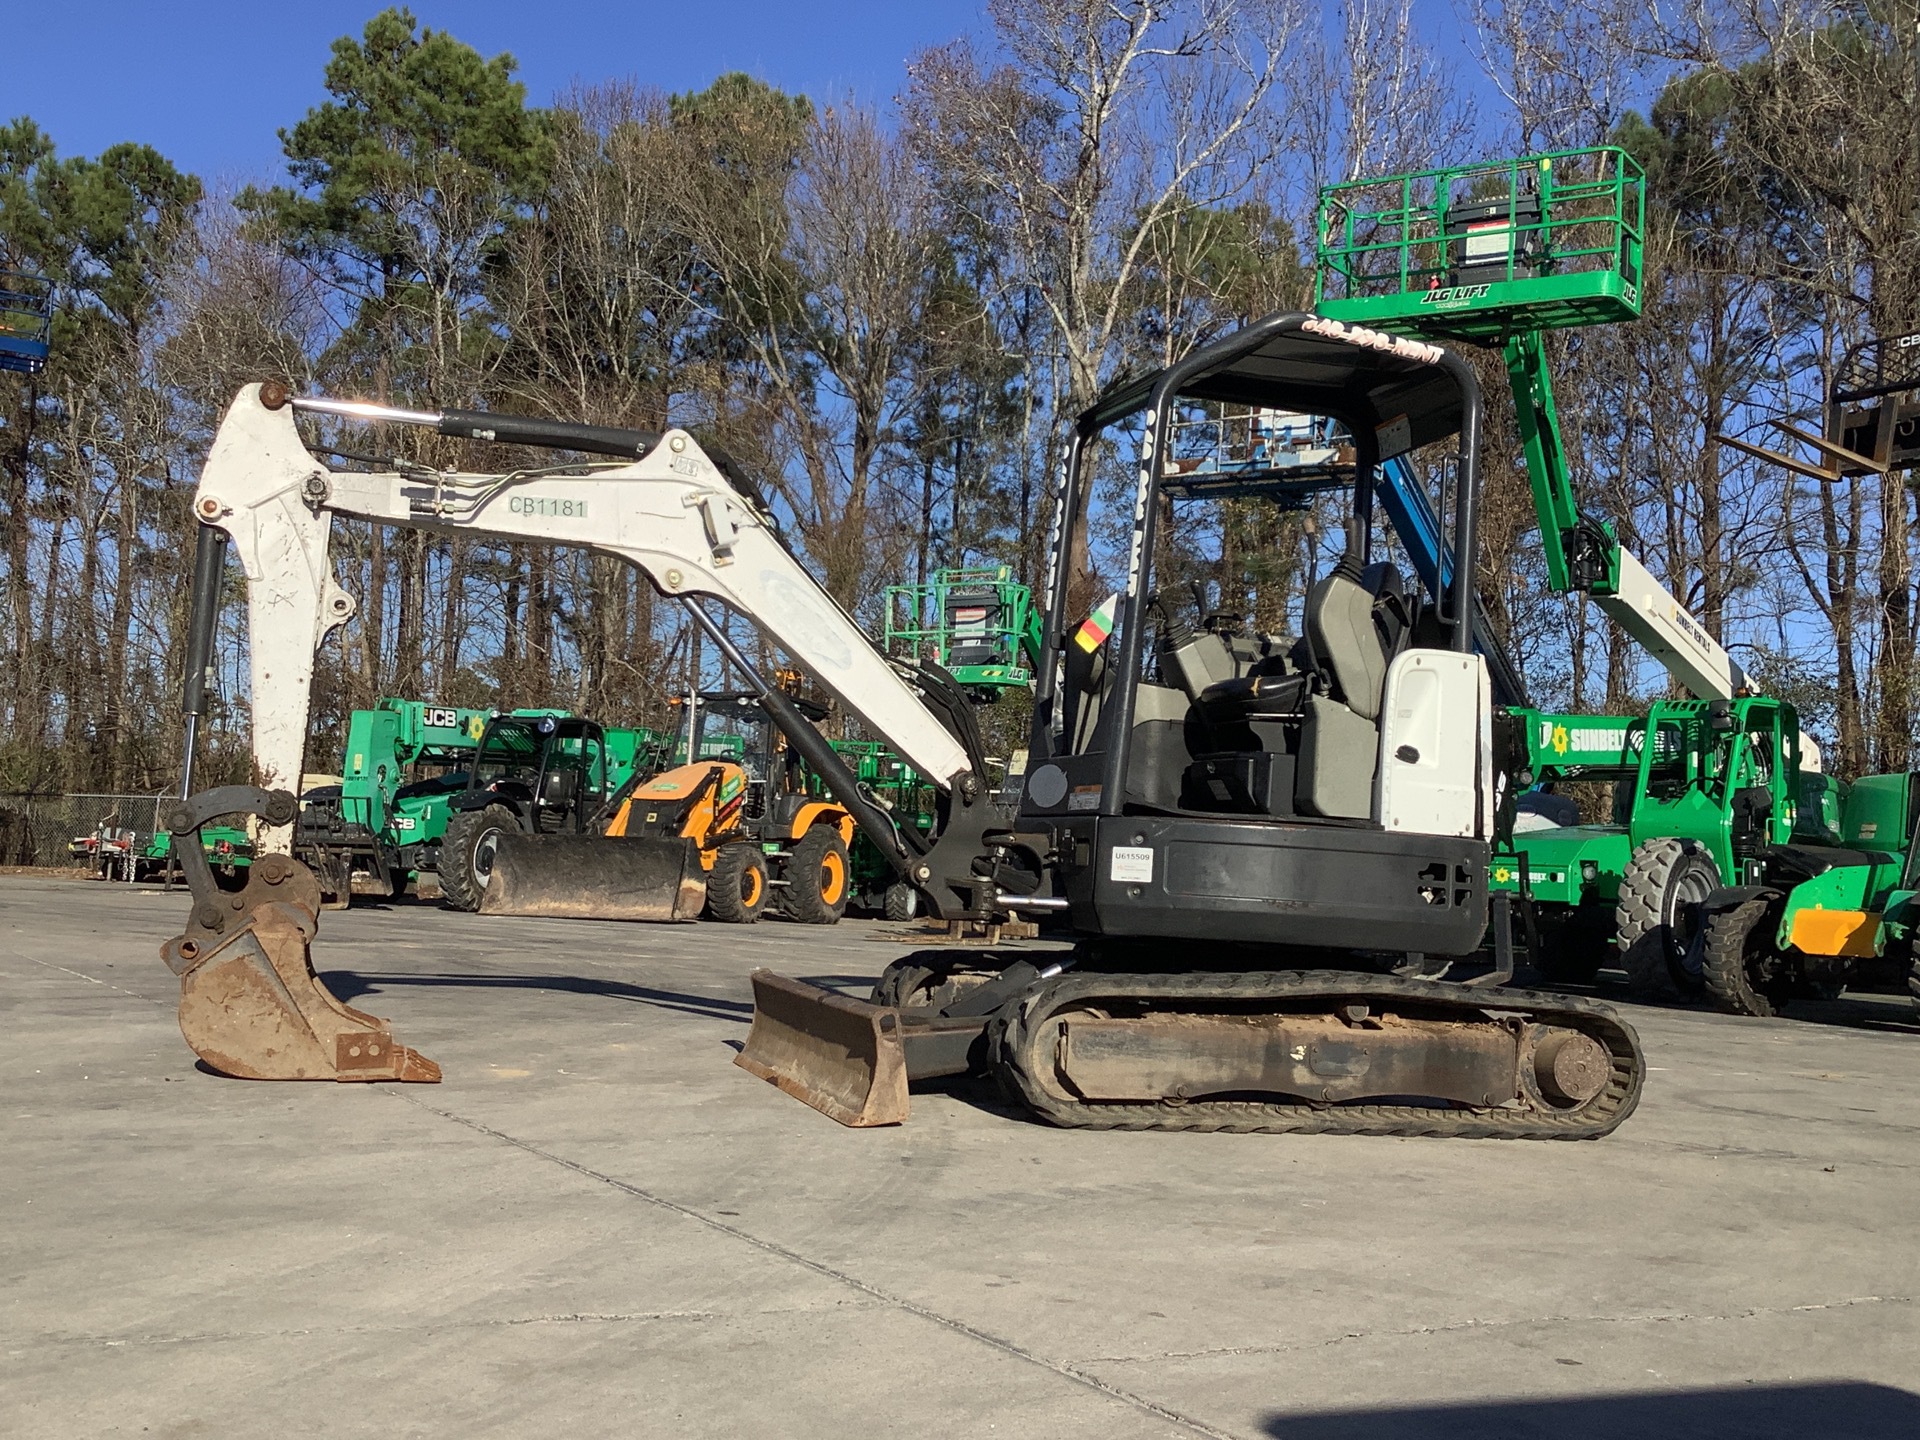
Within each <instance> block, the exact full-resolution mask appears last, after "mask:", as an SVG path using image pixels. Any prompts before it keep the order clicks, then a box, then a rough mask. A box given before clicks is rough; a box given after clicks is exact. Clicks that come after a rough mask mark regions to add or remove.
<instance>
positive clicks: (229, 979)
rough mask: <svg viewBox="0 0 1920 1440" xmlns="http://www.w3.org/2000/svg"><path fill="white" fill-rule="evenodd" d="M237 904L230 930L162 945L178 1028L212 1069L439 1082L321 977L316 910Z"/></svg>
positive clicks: (247, 1074)
mask: <svg viewBox="0 0 1920 1440" xmlns="http://www.w3.org/2000/svg"><path fill="white" fill-rule="evenodd" d="M288 863H291V862H288ZM290 888H291V887H290ZM316 888H317V887H316ZM239 898H244V897H239ZM238 909H239V911H240V912H241V913H236V914H235V915H234V916H233V917H232V918H231V919H230V920H226V924H227V925H228V926H232V927H235V928H233V929H232V931H231V933H224V927H223V931H222V933H216V934H208V933H206V930H205V928H203V927H201V926H199V925H197V924H196V925H195V926H194V927H193V928H192V929H190V930H189V932H188V933H187V934H185V935H182V936H180V937H178V938H177V939H175V940H172V941H170V942H168V944H167V945H166V946H164V947H163V948H162V950H161V955H162V957H163V958H164V959H165V960H166V962H167V964H168V965H169V966H171V967H172V968H173V969H174V971H175V972H176V973H178V974H179V976H180V1033H181V1034H182V1035H184V1036H185V1037H186V1041H187V1044H188V1045H190V1046H192V1047H193V1052H194V1054H196V1055H198V1056H199V1057H200V1059H201V1060H202V1061H203V1062H205V1064H206V1065H207V1067H208V1068H209V1069H211V1070H214V1071H217V1072H218V1073H220V1074H222V1075H231V1076H233V1077H235V1078H236V1079H241V1080H343V1081H348V1080H405V1081H419V1082H424V1083H428V1084H431V1083H433V1082H435V1081H437V1080H439V1078H440V1067H439V1066H438V1065H436V1064H434V1063H433V1061H431V1060H429V1059H427V1058H426V1056H424V1055H422V1054H420V1052H419V1051H417V1050H412V1049H409V1048H408V1047H407V1046H405V1045H400V1044H396V1043H395V1042H394V1039H393V1035H392V1032H391V1031H390V1030H389V1029H388V1028H387V1022H386V1021H384V1020H381V1019H379V1018H378V1017H376V1016H373V1015H368V1014H366V1013H365V1012H364V1011H360V1010H356V1009H354V1008H353V1007H352V1006H351V1005H347V1004H344V1003H343V1002H342V1001H340V1000H339V999H337V998H336V997H335V996H334V995H333V993H332V992H331V991H329V990H328V989H327V987H326V986H325V985H323V984H321V983H320V977H319V976H317V975H315V974H314V972H313V961H312V959H311V957H310V955H309V951H308V945H309V943H310V942H311V941H312V939H313V935H314V930H315V928H316V922H315V920H314V915H313V911H312V910H310V909H308V908H307V907H306V906H305V905H303V904H300V903H297V902H289V901H269V902H264V903H257V904H253V905H251V906H243V907H238ZM246 911H250V912H251V913H244V912H246ZM222 918H223V919H225V917H222ZM243 919H244V923H241V922H242V920H243Z"/></svg>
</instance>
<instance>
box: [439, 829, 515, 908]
mask: <svg viewBox="0 0 1920 1440" xmlns="http://www.w3.org/2000/svg"><path fill="white" fill-rule="evenodd" d="M519 832H520V817H519V816H517V815H515V814H514V813H513V811H511V810H509V809H508V808H507V807H506V806H504V805H489V806H487V807H486V808H485V809H481V810H461V811H458V812H456V813H455V814H454V815H453V817H452V818H451V819H449V820H448V821H447V833H446V835H445V837H444V838H442V840H441V841H440V893H441V894H442V895H443V896H445V897H446V900H447V903H448V904H449V905H451V906H453V907H454V909H456V910H478V909H479V908H480V897H481V896H482V895H483V894H485V893H486V889H487V876H488V874H489V873H490V872H491V871H492V869H493V848H494V846H495V845H496V844H497V843H498V842H499V839H500V837H501V836H502V835H509V834H514V835H517V834H518V833H519Z"/></svg>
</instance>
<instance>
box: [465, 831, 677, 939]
mask: <svg viewBox="0 0 1920 1440" xmlns="http://www.w3.org/2000/svg"><path fill="white" fill-rule="evenodd" d="M706 903H707V880H706V874H705V872H703V871H702V870H701V868H700V851H699V849H698V848H697V847H696V846H695V845H694V843H693V842H692V841H691V840H683V839H674V840H661V839H653V838H645V837H640V836H633V837H626V836H600V835H502V836H501V837H500V843H499V847H498V848H497V849H496V850H495V851H494V852H493V870H492V872H491V873H490V874H489V875H488V876H487V888H486V889H485V890H484V891H482V892H481V896H480V913H481V914H483V915H552V916H560V917H563V918H569V919H576V920H697V919H699V918H700V908H701V907H702V906H703V905H705V904H706Z"/></svg>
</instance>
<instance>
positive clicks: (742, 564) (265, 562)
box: [194, 385, 980, 853]
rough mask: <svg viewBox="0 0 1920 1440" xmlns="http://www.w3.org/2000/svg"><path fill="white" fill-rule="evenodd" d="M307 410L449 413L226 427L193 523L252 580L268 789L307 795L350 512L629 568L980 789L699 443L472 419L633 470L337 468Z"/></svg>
mask: <svg viewBox="0 0 1920 1440" xmlns="http://www.w3.org/2000/svg"><path fill="white" fill-rule="evenodd" d="M300 410H309V411H317V412H320V413H327V414H335V415H346V416H349V417H351V418H358V419H363V420H367V421H376V422H377V421H387V422H398V423H414V424H430V425H434V426H435V427H436V428H440V429H443V430H445V429H446V428H447V426H446V425H445V423H444V417H442V416H439V415H431V414H424V413H420V412H409V411H394V410H387V409H383V408H381V407H374V406H360V405H349V404H343V403H341V402H332V401H319V400H302V399H299V398H295V397H291V396H288V395H287V394H286V393H285V392H284V391H283V390H280V389H278V388H277V387H272V386H268V387H262V386H258V385H250V386H248V387H246V388H245V389H244V390H242V391H241V392H240V394H239V396H238V397H237V398H236V399H235V400H234V402H233V405H232V406H231V408H230V409H229V410H228V412H227V415H226V417H225V419H224V420H223V421H222V422H221V426H220V430H219V433H218V435H217V436H216V437H215V439H214V443H213V448H212V451H211V453H210V454H209V456H208V459H207V464H206V468H205V470H204V471H203V472H202V475H201V479H200V484H199V487H198V489H197V490H196V492H195V495H194V513H195V515H196V517H197V518H198V519H199V520H200V522H201V523H202V524H203V525H208V526H216V527H218V528H219V529H221V530H224V531H225V532H226V533H227V534H228V535H229V536H230V537H231V538H232V541H233V546H234V549H235V551H236V553H237V555H238V558H239V561H240V565H241V568H242V569H243V570H244V572H245V574H246V578H247V616H248V635H249V641H250V650H251V663H252V683H253V693H252V702H253V727H254V728H253V753H254V762H255V766H256V769H257V772H258V774H257V777H256V778H257V779H258V780H259V782H260V783H261V784H262V785H263V786H265V787H266V788H269V789H272V788H291V789H297V788H298V782H299V776H300V767H301V760H302V752H303V750H304V747H305V743H306V729H307V711H308V701H309V697H310V694H311V690H312V682H313V663H314V653H315V651H316V650H317V649H318V647H319V645H320V643H321V642H322V641H323V640H324V639H325V638H326V636H327V635H328V634H329V633H330V632H331V631H332V630H333V629H335V628H336V627H338V626H340V625H342V624H344V623H346V621H347V620H349V619H350V618H352V616H353V614H354V610H355V604H354V600H353V598H352V597H351V596H350V595H348V594H347V593H346V591H344V590H343V589H342V588H341V587H340V585H339V584H338V583H337V582H336V580H335V578H334V573H333V564H332V559H331V555H330V552H329V544H328V540H329V534H330V531H331V528H332V522H333V517H334V516H336V515H346V516H354V517H357V518H361V519H367V520H372V521H374V522H375V523H377V524H383V525H394V526H401V527H405V528H409V529H415V530H424V531H430V532H434V533H438V534H445V535H462V536H470V537H476V538H479V537H484V538H488V539H498V540H512V541H516V542H519V543H524V544H535V545H555V546H561V545H565V546H577V547H580V548H583V549H589V550H593V551H595V552H597V553H599V554H603V555H613V556H618V557H619V558H621V559H623V560H627V561H629V562H630V563H632V564H633V565H635V566H637V567H638V568H639V569H640V570H641V571H643V572H644V573H645V574H646V575H647V577H648V579H649V580H650V581H652V583H653V585H654V586H655V588H656V589H658V590H659V591H660V593H661V594H662V595H665V596H668V597H670V598H674V599H678V600H681V601H683V602H687V603H688V605H689V608H690V609H691V610H692V611H693V613H694V614H695V615H696V617H698V618H700V619H701V620H702V623H703V624H706V625H708V626H709V627H711V621H710V619H708V618H707V617H706V616H705V612H704V611H701V610H699V609H698V607H697V604H695V603H694V602H696V601H697V600H698V599H699V598H700V597H712V598H714V599H718V600H720V601H721V602H723V603H724V604H725V605H727V606H728V607H729V608H730V609H732V610H734V611H736V612H738V613H739V614H741V615H744V616H746V617H747V618H748V619H749V620H751V621H752V622H753V623H755V624H756V625H757V626H758V627H759V628H760V629H761V630H762V631H763V632H764V633H765V634H767V635H768V636H769V637H771V638H772V639H773V640H774V641H775V642H777V643H778V644H779V645H780V646H781V647H782V648H783V649H785V650H786V651H787V652H788V653H789V654H790V655H792V656H793V658H794V659H795V660H796V661H798V662H799V663H800V664H801V665H802V666H803V667H804V668H805V669H806V670H808V671H809V672H810V673H811V674H812V675H813V676H814V678H815V679H816V680H817V681H818V682H819V683H820V684H821V685H822V686H824V687H825V688H826V689H827V690H828V691H829V692H830V693H832V694H833V695H835V696H836V697H838V698H839V699H840V701H841V703H842V704H844V705H845V706H846V707H847V709H848V710H850V711H851V712H852V713H853V714H855V715H857V716H858V717H859V719H860V720H861V722H862V724H863V725H864V726H866V728H867V729H868V730H869V731H870V732H871V733H873V734H875V735H878V736H879V737H881V738H882V739H884V740H885V741H886V742H887V743H888V744H889V745H891V746H892V747H893V748H894V749H895V750H896V751H898V752H899V753H900V754H901V755H902V756H904V757H905V758H906V759H907V761H908V762H909V763H910V764H911V765H912V766H913V767H914V768H915V769H916V770H918V771H919V772H920V773H921V774H923V775H926V776H929V777H931V778H932V779H933V780H934V781H935V783H936V784H938V785H940V786H941V787H942V788H943V789H948V788H955V787H960V788H966V787H971V788H973V789H977V788H978V787H979V785H980V778H979V777H978V776H976V775H974V773H973V766H972V764H971V762H970V760H969V757H968V754H967V752H966V750H965V748H964V747H963V746H962V745H961V743H960V742H959V741H958V740H956V739H955V738H954V736H953V734H952V733H951V732H950V731H949V730H948V728H947V727H946V726H945V725H943V724H942V723H941V721H940V719H939V718H938V717H937V716H936V715H935V714H934V713H933V711H932V710H930V709H929V708H928V706H927V705H926V704H925V703H923V701H922V699H921V697H920V696H919V695H918V694H916V693H915V690H914V687H913V686H911V685H909V684H908V683H907V681H906V680H905V679H903V678H902V677H901V675H900V674H899V673H898V672H897V671H896V670H895V669H894V667H893V665H892V664H891V663H890V662H889V661H888V660H887V659H886V657H884V656H883V655H881V654H880V653H879V651H878V650H876V649H875V647H874V646H873V645H872V643H871V642H869V641H868V639H867V637H866V636H865V634H864V633H863V632H862V631H861V630H860V627H859V626H858V625H857V624H855V623H854V621H853V620H852V618H851V617H849V616H848V615H847V614H846V612H845V611H844V610H842V609H841V608H840V607H839V605H837V604H836V603H835V602H834V601H833V599H832V598H831V597H830V596H829V595H827V593H826V592H825V591H824V590H822V589H821V588H820V586H819V584H818V583H816V582H815V581H814V579H813V577H812V576H811V575H809V574H808V573H807V571H806V570H805V569H804V568H803V567H802V566H801V565H800V564H799V562H798V561H796V560H795V559H794V558H793V556H792V555H790V554H789V553H788V552H787V550H786V548H785V547H784V546H783V545H782V544H781V542H780V540H779V538H778V537H777V535H776V534H775V533H774V531H773V528H772V525H771V523H770V521H769V519H768V517H767V516H766V514H765V513H764V512H763V511H762V510H761V509H760V507H759V506H758V505H757V504H755V503H753V501H752V500H750V499H749V498H748V497H747V495H745V494H743V493H742V491H741V489H739V488H736V486H735V485H734V484H733V483H732V482H730V481H729V479H728V478H727V476H726V475H725V474H723V473H722V471H721V469H720V467H719V466H717V465H716V464H715V463H714V461H713V460H712V459H711V458H710V457H709V456H708V455H707V453H706V452H705V451H704V450H703V449H702V448H701V447H700V445H699V444H698V443H697V442H696V441H695V440H694V439H693V437H692V436H690V435H688V434H686V433H685V432H684V431H679V430H669V431H667V432H666V433H665V434H663V435H660V436H658V437H652V436H646V435H643V434H641V433H640V432H633V431H614V430H606V429H601V428H598V427H588V426H580V427H571V428H570V427H568V426H566V425H565V424H563V423H561V422H556V421H549V420H529V421H521V420H517V419H514V418H513V417H503V416H474V415H466V416H463V417H462V424H461V425H460V426H458V427H456V428H455V429H454V430H453V431H452V432H451V433H461V434H476V435H477V436H478V438H485V439H497V440H501V441H518V442H520V443H529V444H542V445H548V446H568V445H571V446H574V447H577V448H580V449H589V448H592V449H598V450H603V451H604V450H605V449H608V448H614V447H615V446H624V447H625V449H626V451H627V454H628V455H629V456H631V457H632V458H630V459H628V460H627V461H626V462H625V463H618V462H615V463H611V464H605V465H597V466H596V465H591V464H581V465H572V466H553V467H543V468H536V469H526V470H519V471H513V472H510V473H506V474H468V473H456V472H448V471H434V470H428V469H426V468H424V467H421V468H418V469H413V468H408V469H395V470H381V471H360V470H335V469H330V468H329V467H328V466H326V465H325V464H323V463H321V462H320V461H319V460H318V459H316V457H315V456H314V455H313V454H312V453H311V452H309V451H308V449H307V447H306V445H305V443H304V442H303V441H302V440H301V438H300V434H299V431H298V429H297V428H296V426H295V423H294V416H295V414H296V412H297V411H300ZM481 422H485V424H484V426H483V424H482V423H481ZM636 452H638V453H636ZM776 718H778V717H776ZM290 837H291V826H288V825H274V826H269V827H267V828H266V829H265V831H264V832H263V834H262V837H261V838H262V847H263V849H264V850H265V851H271V852H280V853H285V852H286V851H287V850H288V849H289V848H290Z"/></svg>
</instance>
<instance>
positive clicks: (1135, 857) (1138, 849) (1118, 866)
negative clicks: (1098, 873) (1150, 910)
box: [1107, 845, 1153, 885]
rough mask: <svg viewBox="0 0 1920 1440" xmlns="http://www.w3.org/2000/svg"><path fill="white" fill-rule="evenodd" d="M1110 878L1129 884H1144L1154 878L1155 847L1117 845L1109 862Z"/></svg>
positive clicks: (1108, 874) (1108, 871)
mask: <svg viewBox="0 0 1920 1440" xmlns="http://www.w3.org/2000/svg"><path fill="white" fill-rule="evenodd" d="M1107 876H1108V878H1109V879H1113V880H1118V881H1121V882H1122V883H1124V884H1128V885H1144V884H1145V883H1146V882H1148V881H1149V880H1151V879H1153V849H1152V847H1151V846H1147V845H1116V846H1114V847H1113V859H1112V860H1111V861H1109V862H1108V866H1107Z"/></svg>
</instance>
